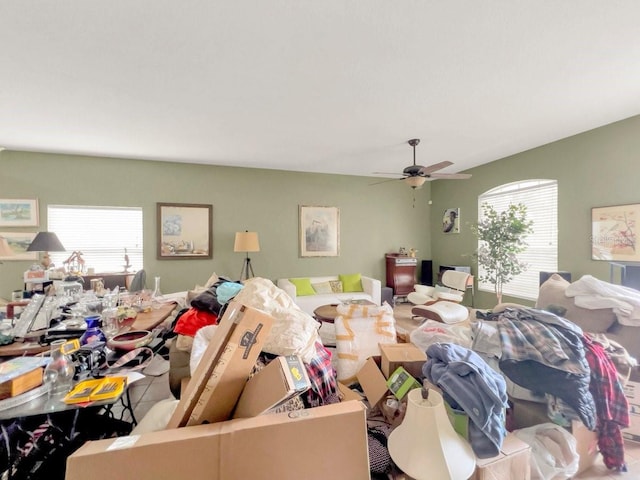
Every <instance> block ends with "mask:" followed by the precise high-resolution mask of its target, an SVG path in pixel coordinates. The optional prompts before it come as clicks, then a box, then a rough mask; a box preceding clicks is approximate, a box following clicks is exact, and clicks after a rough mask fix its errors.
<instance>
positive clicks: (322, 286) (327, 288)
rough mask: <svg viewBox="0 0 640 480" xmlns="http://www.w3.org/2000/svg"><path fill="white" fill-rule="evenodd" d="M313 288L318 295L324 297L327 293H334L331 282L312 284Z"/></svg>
mask: <svg viewBox="0 0 640 480" xmlns="http://www.w3.org/2000/svg"><path fill="white" fill-rule="evenodd" d="M311 286H312V287H313V289H314V290H315V291H316V294H317V295H324V294H326V293H333V290H331V282H319V283H312V284H311Z"/></svg>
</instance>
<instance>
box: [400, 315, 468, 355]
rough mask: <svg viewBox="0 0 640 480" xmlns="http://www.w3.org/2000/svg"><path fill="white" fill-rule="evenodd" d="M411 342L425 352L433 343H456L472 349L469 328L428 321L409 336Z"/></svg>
mask: <svg viewBox="0 0 640 480" xmlns="http://www.w3.org/2000/svg"><path fill="white" fill-rule="evenodd" d="M409 340H410V341H411V343H413V344H414V345H415V346H417V347H418V348H420V349H421V350H422V351H423V352H426V351H427V348H429V346H430V345H431V344H433V343H438V342H440V343H455V344H456V345H460V346H462V347H465V348H471V329H470V328H469V327H468V326H466V327H465V326H461V325H448V324H446V323H441V322H436V321H435V320H427V321H426V322H424V323H423V324H422V325H420V326H419V327H418V328H416V329H414V330H413V331H412V332H411V334H410V335H409Z"/></svg>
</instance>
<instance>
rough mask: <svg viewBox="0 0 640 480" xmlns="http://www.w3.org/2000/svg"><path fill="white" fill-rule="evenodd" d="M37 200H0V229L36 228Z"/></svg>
mask: <svg viewBox="0 0 640 480" xmlns="http://www.w3.org/2000/svg"><path fill="white" fill-rule="evenodd" d="M38 222H39V219H38V199H36V198H32V199H24V198H0V227H37V226H38Z"/></svg>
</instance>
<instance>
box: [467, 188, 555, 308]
mask: <svg viewBox="0 0 640 480" xmlns="http://www.w3.org/2000/svg"><path fill="white" fill-rule="evenodd" d="M483 203H488V204H489V205H491V206H493V208H494V209H495V210H496V211H497V212H503V211H505V210H507V208H508V207H509V204H518V203H523V204H524V205H526V206H527V219H528V220H532V221H533V225H532V227H533V233H532V234H530V235H528V236H527V237H526V238H525V242H526V243H527V245H528V247H527V250H526V251H525V252H523V253H521V254H519V255H518V258H519V259H520V260H521V261H523V262H524V263H525V264H527V265H528V268H527V270H526V271H524V272H523V273H521V274H520V275H517V276H516V277H514V278H513V279H512V280H511V281H510V282H509V283H507V284H506V285H503V287H502V293H503V295H509V296H513V297H518V298H525V299H528V300H535V299H536V298H537V297H538V289H539V288H538V287H539V282H540V272H555V271H557V270H558V182H557V181H556V180H526V181H522V182H515V183H509V184H506V185H501V186H499V187H496V188H494V189H492V190H489V191H487V192H485V193H483V194H482V195H480V196H479V197H478V216H479V219H481V217H482V207H481V205H482V204H483ZM479 270H480V272H479V273H480V275H482V273H483V272H482V270H483V269H482V267H479ZM478 289H479V290H482V291H489V292H493V291H494V288H493V285H492V284H490V283H487V282H479V284H478Z"/></svg>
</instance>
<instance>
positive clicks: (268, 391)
mask: <svg viewBox="0 0 640 480" xmlns="http://www.w3.org/2000/svg"><path fill="white" fill-rule="evenodd" d="M310 388H311V381H310V380H309V376H308V375H307V369H306V367H305V366H304V363H303V362H302V358H300V356H298V355H286V356H285V355H281V356H279V357H276V358H274V359H273V360H272V361H271V362H270V363H269V364H268V365H267V366H266V367H264V368H263V369H262V370H260V371H259V372H257V373H256V374H255V375H254V376H253V377H251V378H250V379H249V381H248V382H247V384H246V385H245V387H244V390H242V394H241V395H240V399H239V400H238V403H237V405H236V408H235V411H234V413H233V418H248V417H255V416H257V415H262V414H263V413H267V412H268V411H269V410H272V409H274V408H277V407H278V406H280V405H282V404H283V403H285V402H286V401H287V400H290V399H291V398H293V397H295V396H296V395H300V394H301V393H304V392H306V391H307V390H309V389H310Z"/></svg>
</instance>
